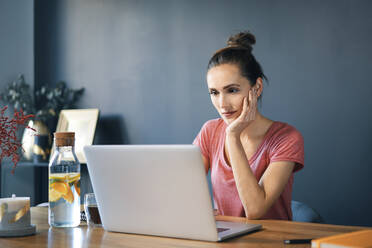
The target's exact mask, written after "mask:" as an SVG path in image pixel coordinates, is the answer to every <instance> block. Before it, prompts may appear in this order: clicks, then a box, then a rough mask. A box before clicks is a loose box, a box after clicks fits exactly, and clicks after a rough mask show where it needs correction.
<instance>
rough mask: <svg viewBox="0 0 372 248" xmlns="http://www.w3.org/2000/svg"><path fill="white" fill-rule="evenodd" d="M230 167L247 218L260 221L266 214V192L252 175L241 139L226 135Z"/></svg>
mask: <svg viewBox="0 0 372 248" xmlns="http://www.w3.org/2000/svg"><path fill="white" fill-rule="evenodd" d="M226 145H227V148H228V153H229V158H230V165H231V168H232V170H233V174H234V179H235V183H236V187H237V190H238V193H239V197H240V200H241V202H242V204H243V207H244V210H245V214H246V217H247V218H249V219H258V218H260V217H261V216H262V215H263V214H264V213H265V209H266V208H265V191H264V190H263V188H262V187H260V185H259V184H258V182H257V179H256V177H255V176H254V174H253V173H252V170H251V168H250V165H249V161H248V158H247V156H246V154H245V151H244V148H243V145H242V143H241V141H240V137H236V135H229V134H227V135H226Z"/></svg>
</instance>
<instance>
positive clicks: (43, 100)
mask: <svg viewBox="0 0 372 248" xmlns="http://www.w3.org/2000/svg"><path fill="white" fill-rule="evenodd" d="M83 92H84V88H81V89H69V88H68V87H67V85H66V83H65V82H58V83H57V84H56V86H55V87H49V86H47V85H42V86H41V87H40V88H38V89H35V90H34V92H32V90H31V87H30V85H29V84H27V83H26V81H25V79H24V76H23V75H22V74H21V75H19V76H18V78H17V79H16V80H15V81H13V82H11V83H10V84H8V85H7V86H6V88H5V90H3V91H2V92H1V93H0V99H1V100H2V101H4V102H7V103H9V104H11V105H13V107H14V109H15V110H22V111H23V113H24V114H25V115H28V114H31V113H33V114H34V117H33V120H30V121H29V123H28V126H30V127H32V128H33V129H35V130H36V132H37V133H36V135H38V137H39V138H40V137H41V136H42V135H44V136H45V135H49V134H50V130H54V129H55V126H56V123H57V120H58V116H59V113H60V111H61V110H62V109H70V108H74V107H75V106H74V105H75V104H76V102H77V101H78V100H79V99H80V97H81V96H82V94H83ZM22 143H23V148H24V157H25V158H26V159H28V160H29V159H31V157H32V154H33V152H32V150H33V146H34V136H33V135H30V130H28V129H25V132H24V135H23V139H22Z"/></svg>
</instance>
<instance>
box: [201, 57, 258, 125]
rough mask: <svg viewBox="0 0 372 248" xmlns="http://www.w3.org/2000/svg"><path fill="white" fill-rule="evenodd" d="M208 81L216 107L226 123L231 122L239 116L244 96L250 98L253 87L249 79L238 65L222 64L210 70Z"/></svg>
mask: <svg viewBox="0 0 372 248" xmlns="http://www.w3.org/2000/svg"><path fill="white" fill-rule="evenodd" d="M258 81H259V80H257V83H258ZM207 82H208V89H209V94H210V96H211V100H212V103H213V105H214V107H215V108H216V109H217V111H218V113H219V114H220V116H221V117H222V119H223V120H224V121H225V122H226V124H230V123H231V122H233V121H234V120H235V119H236V118H238V117H239V115H240V113H241V111H242V109H243V100H244V97H247V100H249V90H250V89H251V88H252V87H251V85H250V83H249V81H248V79H247V78H245V77H243V76H242V75H241V74H240V70H239V67H238V66H237V65H234V64H222V65H218V66H215V67H213V68H211V69H210V70H209V71H208V73H207ZM259 84H260V83H259ZM259 84H257V86H258V87H259V86H260V85H259ZM255 87H256V86H255ZM259 88H260V87H259ZM259 92H260V91H258V94H259Z"/></svg>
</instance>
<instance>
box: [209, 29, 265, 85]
mask: <svg viewBox="0 0 372 248" xmlns="http://www.w3.org/2000/svg"><path fill="white" fill-rule="evenodd" d="M255 43H256V38H255V37H254V35H253V34H251V33H250V32H249V31H245V32H240V33H237V34H235V35H233V36H231V37H230V38H229V39H228V40H227V47H224V48H222V49H220V50H217V51H216V52H215V53H214V55H213V56H212V58H211V59H210V60H209V63H208V67H207V69H208V70H209V69H211V68H213V67H215V66H218V65H222V64H236V65H237V66H238V67H239V69H240V73H241V74H242V76H243V77H245V78H247V79H248V81H249V82H250V84H251V86H254V85H255V84H256V81H257V78H259V77H260V78H262V79H265V80H267V78H266V76H265V74H264V73H263V70H262V67H261V65H260V64H259V63H258V62H257V60H256V58H255V57H254V56H253V54H252V49H253V48H252V46H253V45H254V44H255Z"/></svg>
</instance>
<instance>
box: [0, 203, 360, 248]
mask: <svg viewBox="0 0 372 248" xmlns="http://www.w3.org/2000/svg"><path fill="white" fill-rule="evenodd" d="M31 218H32V223H33V224H35V225H36V227H37V233H36V235H33V236H28V237H18V238H0V247H17V248H18V247H26V248H27V247H53V248H54V247H56V248H59V247H61V248H62V247H63V248H64V247H73V248H77V247H132V248H135V247H141V248H142V247H154V248H156V247H183V248H184V247H291V248H292V247H310V245H309V244H305V245H284V244H283V240H284V239H297V238H318V237H324V236H329V235H333V234H338V233H345V232H351V231H355V230H360V229H365V227H355V226H336V225H328V224H314V223H301V222H292V221H279V220H255V221H248V220H246V219H245V218H238V217H227V216H216V219H217V220H224V221H234V222H247V223H259V224H262V226H263V229H262V230H260V231H257V232H254V233H251V234H247V235H244V236H240V237H237V238H232V239H230V240H227V241H224V242H220V243H215V242H205V241H196V240H184V239H175V238H164V237H154V236H145V235H134V234H124V233H114V232H107V231H105V230H104V229H102V228H88V227H87V225H86V224H85V223H82V224H81V225H80V226H79V227H76V228H51V227H49V225H48V208H47V207H32V208H31ZM180 224H182V223H180Z"/></svg>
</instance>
